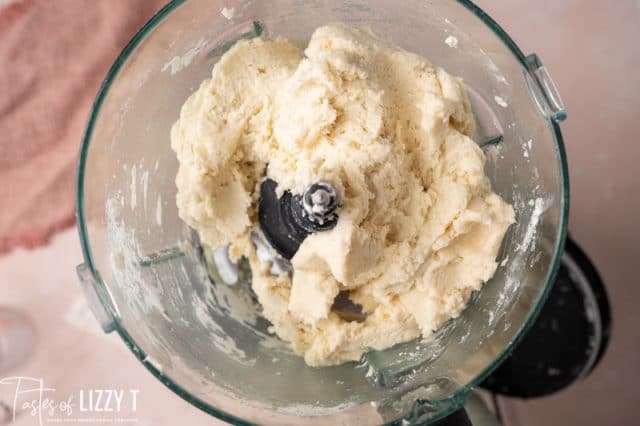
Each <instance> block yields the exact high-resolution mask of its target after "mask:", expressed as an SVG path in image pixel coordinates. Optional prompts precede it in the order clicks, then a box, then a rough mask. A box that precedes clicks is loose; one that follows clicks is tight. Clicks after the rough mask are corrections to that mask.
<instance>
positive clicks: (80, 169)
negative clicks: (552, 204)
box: [76, 0, 569, 426]
mask: <svg viewBox="0 0 640 426" xmlns="http://www.w3.org/2000/svg"><path fill="white" fill-rule="evenodd" d="M185 1H186V0H172V1H171V2H170V3H168V4H167V5H166V6H164V7H163V8H162V9H160V10H159V11H158V12H157V13H156V14H155V15H154V16H153V17H152V18H151V19H150V20H149V21H148V22H147V23H146V24H144V25H143V26H142V28H140V30H138V32H137V33H136V34H135V35H134V36H133V38H132V39H131V40H130V41H129V43H128V44H127V45H126V46H125V47H124V49H123V50H122V52H121V53H120V55H118V58H117V59H116V60H115V62H114V63H113V65H112V66H111V68H110V69H109V71H108V72H107V75H106V77H105V78H104V80H103V82H102V84H101V85H100V88H99V90H98V93H97V95H96V98H95V101H94V103H93V106H92V108H91V113H90V115H89V119H88V121H87V126H86V129H85V132H84V135H83V136H82V144H81V146H80V153H79V157H78V163H77V175H76V218H77V225H78V234H79V238H80V245H81V248H82V255H83V257H84V261H85V263H86V264H87V265H88V267H89V270H90V271H91V273H92V274H93V275H94V276H98V274H97V272H98V271H97V270H96V268H95V264H94V262H93V258H92V255H91V248H90V246H89V239H88V232H87V227H86V222H85V220H86V218H85V212H84V175H85V168H86V159H87V154H88V151H89V145H90V143H91V136H92V133H93V128H94V126H95V123H96V120H97V118H98V116H99V114H100V109H101V107H102V104H103V102H104V100H105V98H106V96H107V94H108V92H109V88H110V87H111V84H112V83H113V81H114V80H115V78H116V77H117V75H118V73H119V71H120V69H121V67H122V65H123V64H124V63H125V62H126V60H127V59H128V58H129V55H131V53H133V51H134V50H135V49H136V47H137V46H138V45H139V44H140V42H141V41H142V40H143V39H144V38H145V37H146V35H147V34H148V33H149V32H150V31H151V30H152V29H153V28H155V26H156V25H158V24H159V23H160V22H162V21H163V20H164V19H165V18H166V17H167V16H169V15H170V14H171V12H173V10H175V9H176V8H177V7H178V6H180V5H181V4H183V3H184V2H185ZM457 2H458V3H459V4H461V5H462V6H464V7H465V8H466V9H467V10H469V11H470V12H471V13H473V14H474V15H475V16H476V17H478V19H480V20H482V21H483V22H484V23H485V24H486V25H487V26H488V27H489V28H490V29H491V30H492V31H493V32H494V33H495V34H496V35H497V36H498V37H499V38H500V39H501V40H502V42H503V43H504V44H505V45H506V46H507V48H508V49H509V50H510V51H511V52H512V53H513V55H514V56H515V57H516V59H517V60H518V61H519V62H520V63H521V64H522V66H523V68H524V69H526V68H527V64H526V59H525V55H524V54H523V52H522V50H520V48H519V47H518V46H517V45H516V43H515V42H514V41H513V40H512V39H511V37H509V35H508V34H507V33H506V32H505V31H504V30H503V29H502V28H501V27H500V26H499V25H498V24H497V23H496V22H495V21H494V20H493V19H492V18H491V17H490V16H489V15H487V14H486V13H485V12H484V11H483V10H482V9H480V7H478V6H477V5H476V4H474V3H473V2H472V1H470V0H457ZM547 122H548V124H549V127H550V130H551V133H552V134H553V137H554V142H555V145H556V152H557V157H558V166H559V168H560V171H561V184H562V197H561V198H560V211H561V214H560V223H559V229H558V235H557V237H556V241H555V245H554V250H553V256H552V259H553V260H552V263H551V265H550V268H549V270H548V271H547V276H546V278H545V285H544V288H543V289H542V290H541V291H540V293H539V294H538V298H537V300H536V302H535V304H534V306H533V308H532V309H531V311H530V312H529V316H528V317H527V319H526V321H525V322H524V324H523V325H522V326H521V327H520V329H519V330H518V331H517V333H516V337H515V338H514V339H513V340H512V341H511V342H510V343H509V344H508V345H507V346H506V347H505V348H504V349H503V350H502V352H501V353H500V354H499V355H498V356H497V357H496V358H495V360H494V361H493V362H492V363H491V364H490V365H489V366H487V367H486V368H485V369H484V370H483V371H482V372H481V373H480V374H478V375H477V376H476V377H475V378H474V379H473V380H472V381H471V382H470V383H468V384H466V385H465V386H464V387H463V388H461V389H460V390H459V392H458V394H462V395H466V394H467V393H468V392H470V391H471V390H472V389H473V388H474V387H475V386H477V385H478V384H479V383H480V382H482V381H483V380H484V379H485V378H486V377H487V376H488V375H489V374H490V373H491V372H492V371H493V370H494V369H495V368H496V367H497V366H498V365H500V363H501V362H502V361H503V360H504V358H505V357H506V356H507V355H508V354H509V353H510V352H511V350H512V349H513V347H514V346H515V345H516V344H517V343H518V342H519V341H520V339H521V338H522V337H523V335H524V333H525V332H526V331H527V330H528V329H529V327H531V325H532V324H533V322H534V320H535V318H536V317H537V315H538V313H539V312H540V309H541V308H542V304H543V302H544V300H545V299H546V297H547V294H548V293H549V290H550V288H551V283H552V282H553V280H554V279H555V276H556V273H557V271H558V267H559V264H560V254H561V253H562V251H563V249H564V243H565V239H566V237H567V225H568V223H567V222H568V216H569V171H568V167H567V156H566V151H565V147H564V142H563V139H562V133H561V131H560V126H559V124H558V123H556V122H554V121H552V120H548V119H547ZM115 330H116V331H117V332H118V334H119V335H120V337H121V338H122V340H123V341H124V342H125V344H126V345H127V346H128V347H129V349H130V350H131V352H133V354H134V355H135V356H136V357H137V358H138V359H139V360H140V362H142V364H143V365H144V366H145V367H146V368H147V369H148V370H149V371H150V372H151V373H152V374H153V375H154V376H155V377H156V378H157V379H158V380H160V381H161V382H162V383H164V384H165V385H166V386H167V387H168V388H169V389H171V390H172V391H173V392H175V393H176V394H177V395H178V396H180V397H181V398H183V399H184V400H185V401H187V402H189V403H190V404H192V405H194V406H196V407H198V408H200V409H201V410H203V411H205V412H206V413H208V414H210V415H212V416H214V417H217V418H219V419H221V420H223V421H226V422H229V423H231V424H236V425H247V426H251V425H254V424H255V423H252V422H249V421H247V420H243V419H240V418H239V417H236V416H234V415H232V414H229V413H227V412H225V411H223V410H220V409H218V408H216V407H213V406H211V405H209V404H207V403H206V402H204V401H203V400H201V399H200V398H198V397H196V396H194V395H192V394H191V393H190V392H188V391H187V390H186V389H184V388H183V387H182V386H181V385H179V384H177V383H176V382H174V381H173V380H172V379H171V378H169V377H167V376H165V375H164V374H163V373H162V372H160V371H159V370H158V369H157V368H156V367H154V366H153V365H152V364H150V363H149V362H147V361H145V358H146V354H145V353H144V352H143V351H142V349H141V348H140V347H139V346H138V345H137V343H136V342H135V341H134V339H133V338H132V337H131V335H130V334H129V333H128V332H127V330H126V329H125V328H124V326H123V325H122V324H121V322H120V319H119V318H116V319H115ZM458 400H459V401H461V399H458ZM438 417H441V416H438ZM434 420H436V419H434Z"/></svg>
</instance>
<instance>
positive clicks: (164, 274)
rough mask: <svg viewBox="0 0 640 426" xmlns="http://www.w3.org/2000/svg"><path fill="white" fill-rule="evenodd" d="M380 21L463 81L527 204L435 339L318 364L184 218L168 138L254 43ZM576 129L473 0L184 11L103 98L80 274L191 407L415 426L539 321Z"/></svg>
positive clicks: (132, 47)
mask: <svg viewBox="0 0 640 426" xmlns="http://www.w3.org/2000/svg"><path fill="white" fill-rule="evenodd" d="M330 22H343V23H346V24H349V25H352V26H368V27H370V28H371V29H372V30H373V31H374V32H376V33H378V34H379V35H381V36H382V37H385V38H388V39H390V40H392V41H393V42H395V43H396V44H398V45H399V46H401V47H403V48H405V49H407V50H409V51H413V52H416V53H418V54H421V55H423V56H424V57H426V58H428V59H429V60H430V61H432V62H433V63H434V64H436V65H438V66H441V67H443V68H445V69H446V70H447V71H448V72H450V73H451V74H453V75H457V76H460V77H461V78H462V79H463V80H464V83H465V85H466V86H467V88H468V90H469V93H470V97H471V102H472V107H473V110H474V113H475V115H476V118H477V121H478V126H477V128H478V129H477V134H476V135H475V139H476V140H477V141H478V143H479V144H480V145H481V146H482V148H483V150H484V151H485V153H486V155H487V164H486V172H487V175H488V176H489V178H490V180H491V182H492V184H493V188H494V190H495V191H496V192H497V193H498V194H500V195H501V196H502V197H503V198H504V199H505V200H507V201H508V202H509V203H511V204H513V206H514V209H515V212H516V219H517V223H516V224H514V225H513V226H512V227H511V228H510V229H509V231H508V233H507V235H506V237H505V239H504V242H503V244H502V249H501V251H500V254H499V259H498V261H499V262H500V266H499V267H498V270H497V272H496V274H495V276H494V277H493V279H491V280H490V281H489V282H487V283H486V284H485V285H484V287H483V288H482V290H481V291H479V292H476V293H475V294H473V296H472V298H471V300H470V303H469V306H468V307H467V308H466V309H465V310H464V312H463V313H462V314H461V315H460V316H459V317H458V318H455V319H453V320H451V321H449V322H448V323H447V324H445V326H443V327H442V328H441V329H440V330H439V331H437V332H436V333H435V335H434V336H432V337H429V338H423V339H417V340H415V341H412V342H408V343H404V344H401V345H397V346H395V347H393V348H390V349H387V350H385V351H372V352H369V353H368V354H366V355H365V356H364V357H363V359H362V360H361V361H360V362H357V363H356V362H352V363H347V364H343V365H339V366H333V367H323V368H311V367H308V366H306V365H305V364H304V361H303V359H302V358H301V357H299V356H297V355H295V354H293V353H292V352H291V350H290V349H289V347H288V345H287V344H285V343H284V342H281V341H280V340H279V339H278V338H277V337H275V336H273V335H272V334H270V333H269V331H268V328H269V323H268V322H267V321H266V320H265V319H264V318H262V317H261V316H260V306H259V304H258V303H257V301H256V299H255V296H254V294H253V292H252V291H251V288H250V281H251V272H250V270H248V269H247V268H240V271H239V280H238V283H237V284H235V285H232V286H230V285H227V284H224V283H223V281H222V280H221V279H220V276H219V272H218V271H217V270H216V269H215V267H214V266H213V265H214V264H213V263H212V262H208V261H207V259H210V257H211V253H209V252H208V250H207V249H206V248H205V249H203V248H202V247H201V246H200V244H199V243H198V239H197V235H196V234H195V233H194V232H193V231H192V230H190V229H189V228H188V227H187V226H186V225H185V224H184V223H183V222H182V221H181V220H180V219H179V217H178V212H177V208H176V206H175V195H176V187H175V184H174V179H175V175H176V171H177V167H178V162H177V160H176V158H175V155H174V153H173V152H172V150H171V148H170V140H169V130H170V128H171V125H172V124H173V123H174V122H175V121H176V119H177V118H178V115H179V111H180V108H181V106H182V104H183V103H184V101H185V100H186V99H187V97H188V96H189V95H190V94H191V93H192V92H193V91H194V90H196V89H197V88H198V86H199V85H200V82H201V81H202V80H204V79H205V78H207V77H208V76H210V73H211V69H212V67H213V66H214V64H215V63H216V61H218V60H219V59H220V56H221V55H222V54H223V53H224V52H225V51H226V50H228V48H229V47H230V46H232V45H233V43H235V42H236V41H238V40H240V39H246V38H251V37H257V36H261V35H264V36H268V37H278V36H282V37H285V38H287V39H289V40H292V41H293V42H295V43H297V44H299V45H300V46H301V47H303V46H304V45H305V44H306V41H307V40H308V39H309V38H310V36H311V34H312V32H313V31H314V29H315V28H317V27H318V26H321V25H324V24H327V23H330ZM564 117H565V114H564V109H563V107H562V103H561V101H560V98H559V96H558V93H557V91H556V90H555V87H554V85H553V82H552V81H551V79H550V77H549V75H548V73H547V72H546V70H545V68H544V66H543V65H542V63H541V61H540V60H539V59H538V58H537V56H535V55H529V56H525V55H524V54H523V53H522V52H521V51H520V49H519V48H518V47H517V46H516V45H515V44H514V42H513V41H512V40H511V39H510V38H509V37H508V36H507V35H506V34H505V33H504V31H503V30H502V29H501V28H500V27H499V26H498V25H497V24H496V23H495V22H493V21H492V20H491V18H489V17H488V16H487V15H486V14H485V13H483V12H482V11H481V10H480V9H479V8H477V7H476V6H475V5H473V4H472V3H471V2H469V1H458V2H453V1H451V0H432V1H424V0H405V1H402V2H389V1H385V0H377V1H373V0H371V1H357V0H352V1H331V0H271V1H266V0H263V1H260V0H246V1H242V0H226V1H215V0H189V1H173V2H171V3H170V4H169V5H167V6H166V7H165V8H164V9H162V10H161V11H160V12H159V13H158V14H157V15H156V16H154V17H153V18H152V19H151V20H150V21H149V22H148V23H147V24H146V25H145V26H144V27H143V28H142V29H141V30H140V32H139V33H138V34H137V35H136V36H135V37H134V39H133V40H132V41H131V42H130V43H129V44H128V45H127V47H126V48H125V49H124V51H123V52H122V54H121V55H120V56H119V58H118V59H117V60H116V62H115V64H114V65H113V67H112V68H111V70H110V71H109V73H108V75H107V77H106V79H105V81H104V83H103V85H102V87H101V88H100V91H99V93H98V95H97V98H96V101H95V104H94V106H93V110H92V113H91V116H90V119H89V123H88V126H87V130H86V134H85V136H84V141H83V144H82V149H81V152H80V162H79V170H78V192H77V194H78V199H77V209H78V210H77V215H78V228H79V233H80V240H81V243H82V249H83V253H84V263H83V264H81V265H80V266H79V267H78V275H79V277H80V281H81V283H82V286H83V288H84V289H85V291H86V294H87V298H88V300H89V302H90V306H91V308H92V310H93V311H94V313H95V315H96V317H97V318H98V320H99V321H100V323H101V325H102V327H103V329H104V330H105V331H106V332H109V331H114V330H115V331H116V332H118V333H119V334H120V336H121V337H122V339H123V340H124V342H125V343H126V344H127V345H128V346H129V347H130V348H131V350H132V351H133V352H134V354H135V355H136V356H137V357H138V358H139V359H140V360H141V361H142V362H143V364H144V365H145V366H146V367H147V368H148V369H149V370H150V371H151V372H152V373H153V374H154V375H155V376H156V377H157V378H158V379H159V380H161V381H162V382H163V383H164V384H166V385H167V386H168V387H170V388H171V389H172V390H174V391H175V392H176V393H177V394H178V395H180V396H181V397H183V398H184V399H186V400H187V401H189V402H191V403H192V404H193V405H195V406H197V407H199V408H201V409H203V410H205V411H206V412H208V413H210V414H212V415H214V416H216V417H218V418H221V419H224V420H227V421H231V422H234V423H240V424H243V423H246V424H250V423H260V424H280V425H284V424H291V425H302V424H326V423H330V424H333V423H340V424H345V425H346V424H358V425H361V424H380V423H394V422H405V423H402V424H411V423H421V422H428V421H435V420H437V419H439V418H442V417H443V416H446V415H448V414H449V413H450V412H452V411H453V410H456V409H457V408H459V407H460V406H461V405H462V404H463V403H464V401H465V398H466V396H467V394H468V393H469V392H470V390H471V389H472V388H473V387H474V386H475V385H476V384H478V383H479V382H480V381H481V380H482V379H483V378H484V377H486V375H487V374H488V373H489V372H490V371H491V370H492V369H493V368H494V367H495V366H496V365H498V364H499V363H500V361H501V360H502V359H503V358H504V357H505V355H506V354H507V353H508V352H509V350H510V348H511V347H512V346H513V345H514V344H515V343H516V342H517V340H518V338H519V337H520V336H521V335H522V334H523V333H524V332H525V330H526V328H527V326H528V325H529V324H531V322H532V321H533V319H534V317H535V315H536V313H537V311H538V310H539V308H540V306H541V304H542V303H543V301H544V298H545V295H546V293H547V290H548V289H549V287H550V284H551V282H552V280H553V277H554V274H555V271H556V267H557V265H558V260H559V253H561V251H562V246H563V243H564V239H565V234H566V225H567V212H568V177H567V167H566V159H565V154H564V148H563V145H562V140H561V135H560V130H559V126H558V122H559V121H561V120H563V119H564Z"/></svg>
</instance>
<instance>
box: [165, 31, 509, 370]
mask: <svg viewBox="0 0 640 426" xmlns="http://www.w3.org/2000/svg"><path fill="white" fill-rule="evenodd" d="M473 131H474V119H473V115H472V112H471V109H470V104H469V100H468V97H467V94H466V91H465V89H464V86H463V84H462V83H461V81H460V80H459V79H458V78H456V77H453V76H451V75H449V74H448V73H447V72H445V71H444V70H443V69H441V68H438V67H435V66H433V65H431V64H430V63H429V62H428V61H427V60H425V59H424V58H422V57H421V56H419V55H416V54H413V53H410V52H407V51H405V50H402V49H400V48H399V47H397V46H395V45H393V44H391V43H389V42H387V41H385V40H383V39H381V38H379V37H377V36H376V35H375V34H373V33H372V32H371V31H370V30H367V29H352V28H349V27H345V26H341V25H330V26H325V27H321V28H318V29H317V30H316V31H315V32H314V34H313V36H312V37H311V40H310V42H309V44H308V46H307V48H306V49H305V50H304V52H301V51H300V50H299V49H298V48H296V47H294V45H292V44H291V43H289V42H288V41H286V40H283V39H276V40H267V39H262V38H256V39H253V40H247V41H241V42H238V43H237V44H236V45H235V46H234V47H233V48H232V49H230V50H229V51H228V52H227V53H226V54H225V55H224V56H223V57H222V58H221V59H220V61H219V62H218V63H217V64H216V65H215V67H214V69H213V72H212V76H211V78H210V79H207V80H205V81H204V82H203V83H202V84H201V86H200V88H199V89H198V90H197V91H196V92H195V93H193V94H192V95H191V96H190V97H189V98H188V100H187V101H186V102H185V104H184V106H183V107H182V111H181V114H180V118H179V120H178V121H177V122H176V123H175V124H174V126H173V128H172V131H171V144H172V148H173V149H174V151H175V152H176V154H177V157H178V160H179V162H180V167H179V171H178V174H177V178H176V184H177V187H178V194H177V205H178V208H179V212H180V217H181V218H182V219H183V220H184V221H185V222H186V223H187V224H189V225H190V226H191V227H193V228H194V229H196V230H197V231H198V232H199V234H200V237H201V240H202V241H203V242H204V243H205V244H207V245H209V246H211V247H217V246H220V245H225V244H231V249H230V252H231V255H232V258H234V259H239V258H240V257H242V256H244V257H246V258H247V259H249V262H250V264H251V268H252V273H253V281H252V286H253V289H254V291H255V293H256V295H257V297H258V300H259V302H260V303H261V305H262V307H263V314H264V316H265V317H266V318H267V319H268V320H269V321H270V322H271V323H272V324H273V327H272V330H273V331H274V332H275V333H276V334H277V335H278V336H279V337H280V338H282V339H283V340H285V341H288V342H290V343H291V346H292V348H293V350H294V351H295V352H296V353H298V354H300V355H302V356H304V359H305V361H306V363H307V364H309V365H311V366H324V365H332V364H339V363H342V362H345V361H349V360H359V359H360V358H361V356H362V354H363V353H364V352H366V351H368V350H370V349H384V348H388V347H390V346H392V345H395V344H397V343H400V342H405V341H408V340H411V339H414V338H416V337H418V336H420V335H421V334H422V335H429V334H431V333H433V331H434V330H436V329H437V328H438V327H440V326H441V325H442V324H443V323H444V322H445V321H447V320H448V319H450V318H452V317H456V316H458V315H459V314H460V312H461V311H462V310H463V309H464V307H465V306H466V304H467V302H468V300H469V297H470V295H471V292H472V291H474V290H479V289H480V288H481V286H482V284H483V283H484V282H485V281H487V280H488V279H490V278H491V277H492V276H493V274H494V272H495V270H496V267H497V263H496V256H497V252H498V249H499V247H500V244H501V241H502V238H503V237H504V234H505V232H506V230H507V228H508V227H509V225H510V224H511V223H513V222H514V212H513V209H512V207H511V206H510V205H509V204H507V203H506V202H505V201H503V200H502V199H501V198H500V197H499V196H498V195H496V194H495V193H493V192H492V191H491V185H490V182H489V179H488V178H487V177H486V175H485V173H484V163H485V157H484V155H483V153H482V151H481V150H480V148H479V147H478V145H477V144H476V143H475V142H474V141H473V140H472V139H471V135H472V134H473ZM265 176H266V177H269V178H271V179H273V180H275V181H276V182H278V184H279V186H278V189H279V190H280V191H283V190H291V191H292V192H293V193H297V194H299V193H302V192H303V191H304V189H305V188H306V187H307V186H308V185H310V184H311V183H313V182H317V181H326V182H330V183H332V184H333V185H334V186H335V187H336V189H337V190H338V193H339V195H340V199H341V210H340V217H339V220H338V224H337V225H336V227H335V228H333V229H332V230H330V231H327V232H320V233H316V234H312V235H310V236H309V237H307V239H305V240H304V242H303V243H302V245H301V246H300V249H299V250H298V252H297V253H296V255H295V256H294V257H293V259H292V265H293V268H294V273H293V274H292V276H290V275H289V274H286V273H285V274H281V275H279V276H275V275H272V274H271V273H270V272H269V265H267V264H263V263H261V262H260V261H259V260H258V257H257V255H256V250H255V247H254V245H253V243H252V242H251V238H250V235H251V233H252V232H255V231H256V230H258V229H259V226H258V224H257V207H256V206H257V201H258V195H259V187H260V183H261V182H262V180H263V179H264V178H265ZM340 292H348V293H347V294H348V297H349V299H350V300H351V301H353V302H354V303H356V304H359V305H361V306H362V311H363V313H364V314H366V319H365V320H364V321H362V322H356V321H347V320H345V319H343V318H342V317H341V316H340V315H338V314H337V313H336V312H334V311H332V309H331V308H332V305H333V303H334V299H335V298H336V296H337V295H338V293H340Z"/></svg>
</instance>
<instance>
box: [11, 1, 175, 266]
mask: <svg viewBox="0 0 640 426" xmlns="http://www.w3.org/2000/svg"><path fill="white" fill-rule="evenodd" d="M164 3H166V0H108V1H106V0H102V1H97V0H56V1H51V0H39V1H38V0H22V1H15V2H11V3H9V5H8V6H4V7H3V6H0V254H2V253H3V252H6V251H8V250H10V249H11V248H13V247H17V246H23V247H34V246H37V245H40V244H43V243H45V242H46V241H47V240H48V238H49V237H50V236H51V234H52V233H53V232H55V231H57V230H59V229H62V228H64V227H67V226H69V225H71V224H73V222H74V198H75V197H74V193H75V165H76V157H77V154H78V150H79V146H80V140H81V137H82V133H83V131H84V127H85V123H86V120H87V117H88V115H89V109H90V107H91V103H92V101H93V99H94V97H95V95H96V92H97V90H98V86H99V85H100V82H101V81H102V79H103V78H104V76H105V73H106V72H107V70H108V68H109V66H110V65H111V64H112V63H113V61H114V60H115V58H116V56H117V55H118V53H119V52H120V51H121V50H122V48H123V47H124V46H125V44H126V43H127V42H128V41H129V40H130V39H131V37H132V36H133V35H134V34H135V32H136V31H137V30H138V28H140V27H141V26H142V25H143V24H144V23H145V22H146V21H147V20H148V19H149V18H150V17H151V16H152V15H153V14H154V13H155V12H156V11H157V10H158V9H160V7H161V6H162V5H163V4H164Z"/></svg>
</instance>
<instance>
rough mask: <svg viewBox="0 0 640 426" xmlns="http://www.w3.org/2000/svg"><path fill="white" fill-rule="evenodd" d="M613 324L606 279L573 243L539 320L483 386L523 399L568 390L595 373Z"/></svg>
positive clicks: (563, 258)
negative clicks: (604, 281)
mask: <svg viewBox="0 0 640 426" xmlns="http://www.w3.org/2000/svg"><path fill="white" fill-rule="evenodd" d="M610 325H611V313H610V308H609V302H608V299H607V294H606V291H605V288H604V285H603V284H602V280H601V279H600V276H599V274H598V272H597V271H596V269H595V267H594V266H593V264H592V263H591V261H590V260H589V258H588V257H587V256H586V255H585V254H584V252H583V251H582V250H581V249H580V247H578V245H577V244H576V243H575V242H574V241H573V240H572V239H571V238H567V242H566V247H565V251H564V253H563V255H562V258H561V263H560V267H559V269H558V274H557V276H556V280H555V282H554V284H553V287H552V288H551V291H550V293H549V296H548V298H547V301H546V303H545V304H544V306H543V307H542V310H541V311H540V314H539V315H538V318H537V319H536V321H535V323H534V324H533V326H532V327H531V329H530V330H529V331H528V332H527V334H526V335H525V336H524V337H523V339H522V341H521V342H520V343H519V344H518V345H517V346H516V348H515V349H514V350H513V352H512V353H511V355H509V357H507V359H506V360H505V361H504V362H503V363H502V364H501V365H500V366H499V367H498V368H497V369H496V370H495V371H494V372H493V373H492V374H491V375H490V376H489V377H488V378H487V379H486V380H485V381H484V382H483V383H482V384H481V385H480V386H481V387H482V388H484V389H487V390H489V391H491V392H493V393H497V394H500V395H504V396H510V397H519V398H533V397H540V396H545V395H549V394H552V393H554V392H557V391H559V390H561V389H564V388H566V387H567V386H569V385H571V384H573V383H574V382H576V381H577V380H579V379H581V378H583V377H585V376H586V375H588V374H589V373H590V372H591V371H592V370H593V369H594V368H595V366H596V365H597V363H598V362H599V361H600V359H601V358H602V355H603V354H604V351H605V349H606V347H607V343H608V341H609V332H610Z"/></svg>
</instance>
